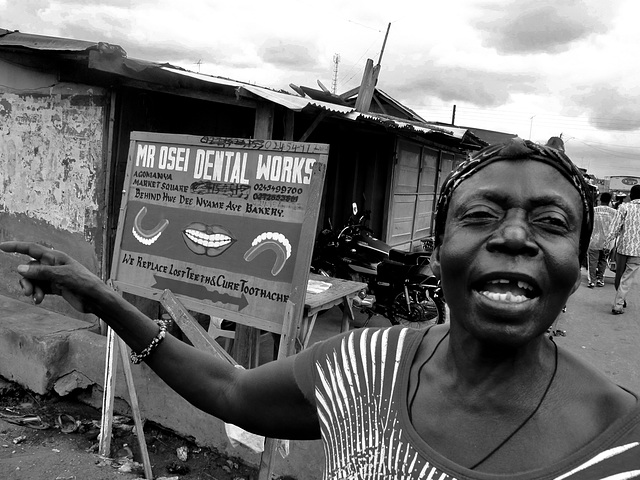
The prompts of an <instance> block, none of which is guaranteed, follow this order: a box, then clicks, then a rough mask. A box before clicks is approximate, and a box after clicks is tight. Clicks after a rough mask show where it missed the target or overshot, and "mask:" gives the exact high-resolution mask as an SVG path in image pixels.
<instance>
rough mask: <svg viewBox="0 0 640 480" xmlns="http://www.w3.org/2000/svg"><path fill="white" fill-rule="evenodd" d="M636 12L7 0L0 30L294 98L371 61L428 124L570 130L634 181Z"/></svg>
mask: <svg viewBox="0 0 640 480" xmlns="http://www.w3.org/2000/svg"><path fill="white" fill-rule="evenodd" d="M638 18H640V2H639V1H637V0H536V1H531V0H455V1H447V2H442V1H433V0H393V1H389V0H351V1H345V0H342V1H337V0H322V1H318V0H316V1H313V2H310V1H307V0H268V1H265V0H249V1H243V0H236V1H229V0H227V1H219V0H180V1H175V0H173V1H170V0H106V1H105V0H92V1H91V2H89V1H80V0H20V1H16V0H0V28H5V29H8V30H19V31H21V32H23V33H32V34H39V35H50V36H56V37H65V38H74V39H78V40H88V41H96V42H98V41H102V42H108V43H114V44H117V45H120V46H121V47H122V48H124V50H125V51H126V52H127V55H128V56H129V57H131V58H138V59H144V60H151V61H158V62H168V63H171V64H173V65H176V66H180V67H183V68H186V69H188V70H192V71H194V72H200V73H204V74H209V75H215V76H220V77H226V78H231V79H234V80H239V81H243V82H250V83H254V84H257V85H261V86H265V87H270V88H275V89H282V90H285V91H288V92H290V93H294V92H293V90H292V89H291V88H290V87H289V85H290V84H291V83H293V84H295V85H304V86H308V87H312V88H319V85H318V81H319V82H321V83H322V84H323V85H324V86H326V88H328V89H330V90H332V91H335V92H336V93H338V94H340V93H343V92H345V91H347V90H350V89H352V88H355V87H357V86H358V85H359V84H360V81H361V79H362V73H363V71H364V66H365V63H366V61H367V59H369V58H370V59H372V60H373V61H374V64H375V63H378V62H379V63H380V65H381V68H380V75H379V78H378V84H377V87H378V88H379V89H381V90H383V91H384V92H385V93H387V94H389V95H391V96H392V97H393V98H395V99H396V100H398V101H400V102H401V103H403V104H404V105H406V106H407V107H409V108H411V109H412V110H414V111H415V112H416V113H418V114H419V115H420V116H421V117H422V118H424V119H425V120H427V121H437V122H446V123H451V122H452V120H453V121H454V123H455V125H457V126H464V127H471V128H474V127H475V128H483V129H489V130H497V131H501V132H506V133H513V134H517V135H519V136H520V137H522V138H525V139H531V140H534V141H536V142H541V143H546V141H547V140H548V139H549V137H551V136H559V135H562V138H563V139H564V141H565V148H566V153H567V154H568V155H569V156H570V157H571V158H572V159H573V161H574V162H575V163H576V164H577V165H578V166H581V167H583V168H586V169H587V171H588V172H589V173H591V174H593V175H595V176H597V177H599V178H604V177H608V176H612V175H634V176H640V81H639V79H640V61H639V60H638V58H639V56H640V53H639V50H640V28H638V27H637V23H638ZM387 32H388V36H387V40H386V43H385V36H386V35H387ZM383 46H384V49H383ZM454 107H455V119H454V118H453V111H454Z"/></svg>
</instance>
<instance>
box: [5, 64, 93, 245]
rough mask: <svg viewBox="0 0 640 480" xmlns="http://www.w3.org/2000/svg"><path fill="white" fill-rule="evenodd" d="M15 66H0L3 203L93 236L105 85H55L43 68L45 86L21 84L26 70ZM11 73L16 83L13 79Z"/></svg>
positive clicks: (18, 211)
mask: <svg viewBox="0 0 640 480" xmlns="http://www.w3.org/2000/svg"><path fill="white" fill-rule="evenodd" d="M4 69H5V65H2V63H1V61H0V71H4ZM12 69H13V70H15V69H16V67H12ZM13 73H14V75H6V74H4V73H0V84H1V85H3V87H0V183H1V184H2V190H1V191H0V209H1V210H2V211H4V212H9V213H13V214H26V215H27V216H29V217H31V218H34V219H37V220H43V221H45V222H47V223H48V224H50V225H51V226H53V227H55V228H59V229H62V230H66V231H68V232H71V233H82V234H83V235H84V236H85V238H86V239H87V240H88V241H91V240H92V235H93V234H94V233H95V228H96V221H97V218H96V217H97V215H96V213H97V211H98V207H99V206H98V201H97V195H96V175H97V174H98V173H99V172H101V171H102V135H103V116H104V115H103V106H102V105H103V103H104V92H102V91H96V90H97V89H96V88H93V87H88V86H83V85H73V84H66V85H55V81H53V82H52V81H51V80H53V79H52V78H51V76H49V75H41V76H42V80H43V82H42V83H41V85H42V87H41V88H37V87H36V88H33V87H32V88H30V89H29V90H26V91H25V90H22V91H21V90H20V88H19V87H20V86H21V82H20V81H19V77H20V76H19V75H15V72H13ZM24 75H26V76H28V77H30V80H31V82H33V77H34V75H35V76H38V74H37V73H35V74H34V73H33V72H32V71H27V70H25V71H24ZM5 76H6V77H9V76H11V77H14V79H15V80H16V82H15V83H16V84H15V85H10V84H9V85H8V84H7V83H6V81H8V80H9V79H8V78H4V79H3V78H2V77H5ZM16 77H17V78H16ZM52 85H55V86H52ZM7 87H8V88H7ZM12 87H13V88H12ZM47 87H48V88H47Z"/></svg>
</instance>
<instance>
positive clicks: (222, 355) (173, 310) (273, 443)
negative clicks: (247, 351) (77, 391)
mask: <svg viewBox="0 0 640 480" xmlns="http://www.w3.org/2000/svg"><path fill="white" fill-rule="evenodd" d="M160 303H161V304H162V307H163V308H164V309H165V310H166V311H167V313H168V314H169V315H171V318H172V319H173V321H174V322H175V323H176V325H178V327H180V330H182V333H184V334H185V335H186V336H187V338H188V339H189V341H190V342H191V343H192V344H193V346H194V347H195V348H197V349H198V350H202V351H205V352H208V353H211V354H213V355H214V356H216V357H217V358H218V359H220V360H223V361H226V362H229V363H230V364H232V365H234V366H236V365H239V363H238V362H236V361H235V360H234V358H233V357H232V356H231V355H229V354H228V353H227V351H226V350H225V349H224V348H222V346H220V345H219V344H218V343H217V342H216V341H215V340H213V339H212V338H211V337H210V336H209V334H208V333H207V332H206V330H205V329H204V328H203V327H202V326H201V325H200V324H199V323H198V322H197V321H196V319H195V318H193V316H192V315H191V314H190V313H189V312H188V311H187V309H186V308H185V307H184V305H182V304H181V303H180V301H179V300H178V299H177V298H176V297H175V296H174V295H173V294H172V293H171V291H169V290H165V291H164V292H163V294H162V296H161V297H160ZM288 310H291V311H293V310H292V305H291V306H290V307H289V308H288ZM292 333H293V332H291V333H289V335H287V334H285V335H283V340H285V341H284V342H281V346H282V345H283V344H291V345H294V342H287V341H286V338H287V337H289V336H290V335H291V334H292ZM118 350H119V351H120V357H121V359H122V366H123V370H124V375H125V380H126V382H127V390H128V392H129V398H130V400H131V411H132V414H133V420H134V424H135V428H136V436H137V438H138V444H139V446H140V452H141V454H142V461H143V466H144V473H145V479H147V480H153V473H152V471H151V462H150V460H149V453H148V450H147V445H146V441H145V437H144V431H143V422H142V417H141V416H140V406H139V404H138V396H137V394H136V389H135V385H134V383H133V373H132V371H131V364H130V362H129V349H128V347H127V346H126V345H125V343H124V342H123V341H122V339H120V338H119V337H118V336H117V335H116V334H115V333H114V332H113V330H112V329H111V328H108V330H107V354H106V367H105V382H104V396H103V398H102V417H101V422H100V432H101V433H100V444H99V453H100V455H103V456H105V457H108V456H109V454H110V450H111V430H112V425H113V411H114V409H113V407H114V389H115V382H116V367H117V358H118ZM253 355H257V352H254V353H253ZM278 355H279V356H280V355H281V352H279V354H278ZM277 446H278V440H274V439H269V438H268V439H265V450H264V452H263V454H262V458H261V461H260V471H259V476H258V478H259V479H260V480H263V479H265V480H269V479H270V478H271V475H272V472H273V456H274V455H275V452H276V449H277Z"/></svg>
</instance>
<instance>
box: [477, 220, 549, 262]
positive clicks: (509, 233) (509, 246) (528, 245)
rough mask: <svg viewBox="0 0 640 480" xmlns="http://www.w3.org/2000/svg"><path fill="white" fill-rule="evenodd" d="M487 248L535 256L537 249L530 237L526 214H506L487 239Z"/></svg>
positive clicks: (511, 253)
mask: <svg viewBox="0 0 640 480" xmlns="http://www.w3.org/2000/svg"><path fill="white" fill-rule="evenodd" d="M487 248H488V249H489V250H490V251H496V252H501V253H506V254H510V255H527V256H535V255H536V254H537V253H538V250H539V248H538V245H537V244H536V243H535V242H534V241H533V240H532V238H531V231H530V229H529V224H528V222H527V218H526V215H524V214H522V213H519V214H513V215H507V216H506V218H505V219H504V220H503V222H502V223H501V224H500V226H499V227H498V230H497V231H496V232H495V233H494V235H493V236H492V237H491V238H490V239H489V242H488V243H487Z"/></svg>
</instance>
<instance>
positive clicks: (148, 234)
mask: <svg viewBox="0 0 640 480" xmlns="http://www.w3.org/2000/svg"><path fill="white" fill-rule="evenodd" d="M146 214H147V207H142V208H141V209H140V211H139V212H138V214H137V215H136V218H135V219H134V221H133V229H132V231H133V236H134V237H135V239H136V240H138V241H139V242H140V243H142V244H144V245H147V246H149V245H151V244H153V243H155V242H156V241H157V240H158V239H159V238H160V235H162V232H163V231H164V229H165V228H167V226H168V225H169V220H167V219H164V220H163V221H162V222H160V223H159V224H158V225H156V226H155V227H154V228H152V229H151V230H145V229H144V228H142V219H143V218H144V216H145V215H146Z"/></svg>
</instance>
